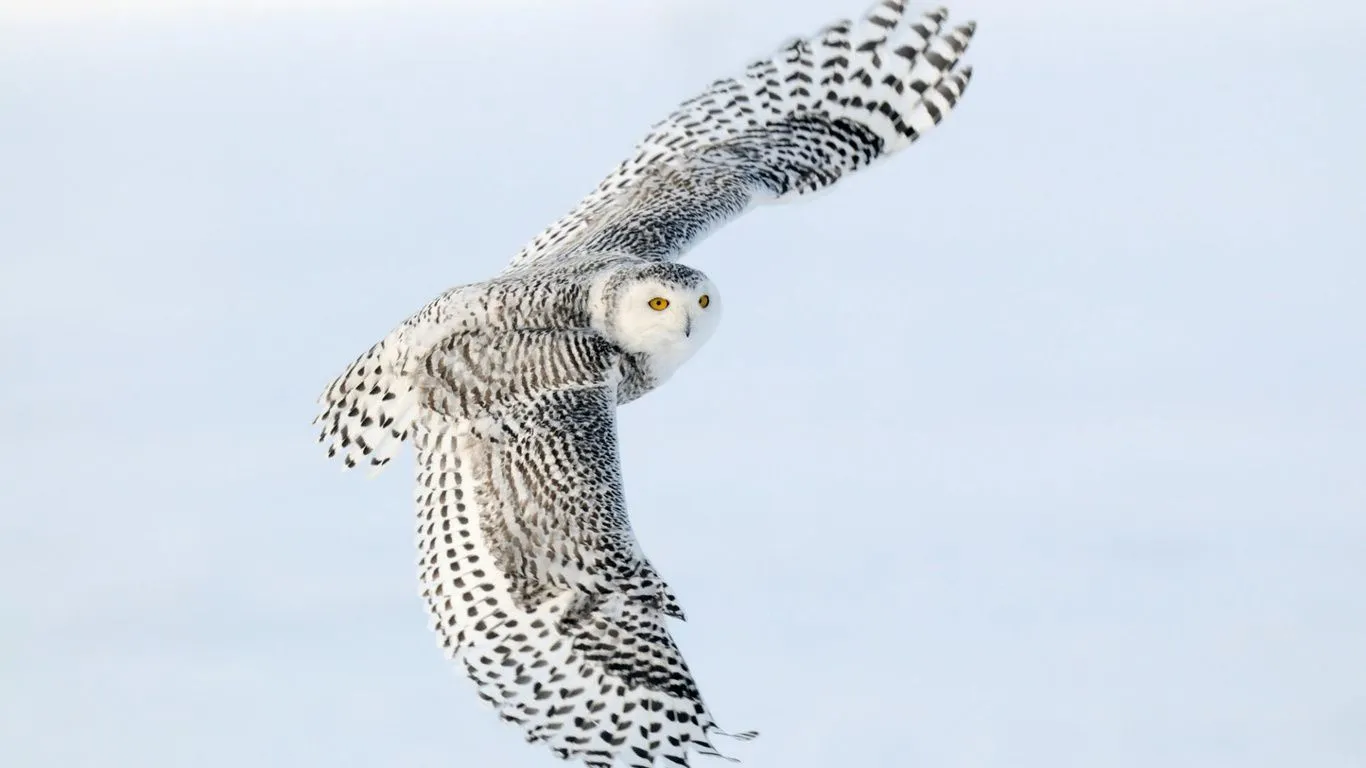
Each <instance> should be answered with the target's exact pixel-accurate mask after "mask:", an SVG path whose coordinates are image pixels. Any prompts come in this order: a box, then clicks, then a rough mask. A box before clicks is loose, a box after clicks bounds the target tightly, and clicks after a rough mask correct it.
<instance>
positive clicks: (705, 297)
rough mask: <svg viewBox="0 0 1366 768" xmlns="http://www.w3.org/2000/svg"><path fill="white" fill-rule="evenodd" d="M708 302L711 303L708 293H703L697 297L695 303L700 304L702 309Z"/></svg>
mask: <svg viewBox="0 0 1366 768" xmlns="http://www.w3.org/2000/svg"><path fill="white" fill-rule="evenodd" d="M710 303H711V297H710V296H708V295H707V294H705V293H704V294H702V295H701V296H699V297H698V299H697V305H698V306H700V307H701V308H703V309H706V308H707V305H708V304H710Z"/></svg>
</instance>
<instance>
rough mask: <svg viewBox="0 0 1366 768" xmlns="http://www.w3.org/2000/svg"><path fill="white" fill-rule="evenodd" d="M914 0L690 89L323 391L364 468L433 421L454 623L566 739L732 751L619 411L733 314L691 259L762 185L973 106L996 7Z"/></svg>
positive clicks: (442, 606) (333, 447)
mask: <svg viewBox="0 0 1366 768" xmlns="http://www.w3.org/2000/svg"><path fill="white" fill-rule="evenodd" d="M904 6H905V4H904V2H901V0H882V2H879V3H878V4H877V5H875V6H874V7H873V8H871V9H870V10H869V11H868V12H867V13H866V14H865V15H863V16H862V17H860V18H859V19H858V20H857V21H853V22H850V21H842V22H839V23H836V24H832V25H829V26H827V27H826V28H824V29H822V30H820V31H819V32H818V33H816V34H815V35H812V36H810V37H804V38H796V39H794V40H792V41H791V42H789V43H787V44H785V45H783V46H782V47H781V48H780V49H779V50H778V51H776V52H775V53H774V54H773V55H772V56H769V57H766V58H764V59H762V60H759V61H756V62H754V63H753V64H751V65H750V66H749V67H748V68H746V69H745V70H744V71H743V72H742V73H739V74H737V75H736V76H735V77H731V78H725V79H722V80H717V81H716V82H714V83H713V84H712V85H711V86H710V87H709V88H707V89H706V90H705V91H703V92H702V93H700V94H698V95H697V96H695V97H693V98H691V99H689V100H688V101H686V102H684V103H683V104H682V105H681V106H680V107H679V109H678V110H677V111H675V112H674V113H673V114H672V115H670V116H669V117H668V118H666V119H665V120H663V121H661V122H660V123H658V124H656V125H655V127H654V128H653V129H652V130H651V132H650V133H649V134H648V135H647V136H646V138H645V139H644V140H643V141H642V142H641V143H640V144H639V145H638V146H637V148H636V151H635V152H634V153H633V154H632V155H631V157H629V158H628V159H627V160H626V161H624V162H623V163H622V164H621V165H620V166H618V167H617V169H616V170H614V171H613V172H612V173H611V174H610V175H609V176H608V177H607V178H606V179H604V180H603V182H602V183H601V184H600V185H599V186H598V188H597V189H596V190H594V191H593V192H592V193H591V194H590V195H589V196H588V197H586V198H585V199H584V200H583V201H581V202H580V203H579V205H578V206H577V207H576V208H575V209H574V210H573V211H572V212H570V213H569V214H568V215H566V216H565V217H564V218H562V219H561V220H560V221H558V222H556V223H555V224H553V225H551V226H550V227H549V228H547V229H546V230H545V231H544V232H542V233H541V234H540V235H538V236H537V237H536V238H535V239H533V240H532V241H531V242H530V243H528V244H527V245H526V246H525V247H524V248H523V249H522V250H521V251H520V252H519V253H518V254H517V255H516V256H515V257H514V258H513V260H512V263H511V264H510V265H509V267H508V269H507V270H505V271H504V272H503V273H502V274H500V275H498V276H497V277H495V278H493V279H491V280H488V281H485V282H482V283H476V284H471V285H464V286H459V287H456V288H453V289H451V290H449V291H447V292H446V293H444V294H442V295H441V296H439V297H438V298H437V299H435V300H434V301H432V302H431V303H429V304H428V305H427V306H426V307H424V308H423V309H421V310H420V311H418V312H417V313H415V314H414V315H413V316H412V317H410V318H409V319H408V320H406V321H405V322H404V323H403V324H401V325H400V326H399V327H398V328H396V329H395V330H394V331H393V332H391V333H390V334H389V335H388V336H387V337H385V338H384V339H383V340H382V341H380V342H379V343H378V344H376V345H375V346H373V347H371V349H370V350H369V351H367V352H366V353H365V354H364V355H362V356H361V357H360V358H358V359H357V360H356V361H355V362H354V363H353V364H352V365H351V366H350V367H349V368H348V369H347V370H346V371H345V372H344V373H343V374H342V375H340V376H338V377H337V378H336V379H335V380H334V381H333V382H332V383H331V384H330V385H329V386H328V387H327V388H326V390H325V391H324V393H323V395H322V397H321V398H320V403H321V405H322V411H321V413H320V414H319V416H318V418H317V419H316V421H315V423H318V424H321V426H322V432H321V435H320V439H321V440H322V441H323V442H326V443H328V444H329V447H328V452H329V455H334V456H340V457H341V458H342V460H343V462H344V463H345V464H346V465H347V466H354V465H356V464H358V463H369V464H371V465H373V466H375V467H379V466H382V465H384V464H385V463H387V462H388V461H390V460H391V459H392V458H393V457H394V456H395V455H397V452H398V451H399V449H400V448H401V447H402V445H403V444H404V442H406V441H407V440H408V439H409V437H412V438H413V442H414V444H415V448H416V452H417V472H418V483H417V507H418V546H419V551H420V553H421V560H420V566H419V573H420V577H421V582H422V594H423V598H424V600H425V602H426V604H427V606H428V609H429V611H430V613H431V617H432V623H433V627H434V628H435V629H436V631H437V632H438V634H439V635H440V637H441V638H442V643H443V645H444V646H445V648H446V649H447V651H448V653H449V654H450V655H451V656H452V658H453V659H455V660H456V661H457V663H458V664H459V665H460V667H461V668H462V669H463V670H464V671H465V672H466V673H467V674H468V675H469V676H470V678H471V679H473V680H474V682H475V683H476V685H477V687H478V689H479V693H480V696H481V697H483V698H484V699H485V700H486V701H488V702H489V703H490V704H492V705H493V706H494V707H496V708H497V709H498V711H499V712H500V714H501V715H502V717H503V718H504V719H505V720H508V721H510V722H513V723H516V724H518V725H519V726H520V727H521V728H522V729H523V731H524V733H525V735H526V737H527V739H528V740H530V741H537V742H544V743H545V744H547V745H548V746H549V747H550V748H551V749H552V750H553V751H554V753H555V754H557V755H559V756H561V757H565V758H572V759H581V760H583V761H584V762H585V763H587V764H588V765H593V766H610V765H632V766H652V765H655V764H656V763H668V764H678V765H687V764H688V761H689V755H690V754H692V753H694V752H700V753H704V754H717V753H716V750H715V748H714V746H713V745H712V743H711V740H712V738H713V736H714V734H716V733H720V731H718V730H717V727H716V723H715V721H714V720H713V718H712V717H711V715H710V713H709V711H708V709H707V707H706V705H705V704H704V703H703V701H702V697H701V695H700V693H699V692H698V689H697V686H696V683H695V681H694V680H693V677H692V675H691V673H690V672H689V670H688V667H687V665H686V664H685V663H684V661H683V658H682V656H681V654H680V653H679V651H678V649H677V647H676V646H675V645H674V643H673V640H672V638H671V637H670V635H669V632H668V628H667V624H666V622H667V620H668V619H669V618H675V619H682V618H683V612H682V609H681V608H680V606H679V604H678V601H677V599H676V597H675V596H674V594H673V592H672V591H671V590H670V588H669V587H668V585H666V584H665V582H664V581H663V579H662V578H661V577H660V576H659V574H658V573H657V572H656V570H655V568H654V566H653V565H651V563H650V562H649V561H648V560H647V559H646V557H645V555H644V552H643V551H642V549H641V547H640V546H639V544H638V543H637V542H636V540H635V538H634V536H633V534H632V532H631V527H630V522H629V519H628V517H627V514H626V506H625V497H624V493H623V485H622V479H621V469H620V461H619V453H618V446H617V437H616V421H615V418H616V417H615V413H616V408H617V406H618V405H620V404H622V403H625V402H629V401H630V400H633V399H635V398H637V397H640V396H641V395H643V394H645V393H646V392H649V391H651V390H652V389H654V388H656V387H658V386H659V385H660V384H661V383H662V382H664V381H665V380H667V379H668V377H669V376H670V375H672V374H673V372H674V371H675V370H677V368H678V367H679V366H681V365H682V364H684V363H685V362H686V360H687V359H688V358H689V357H690V356H691V355H692V354H693V353H694V352H695V351H696V350H697V348H698V347H699V346H700V345H701V344H702V343H704V342H705V340H706V339H707V338H708V337H709V336H710V334H711V332H712V330H713V329H714V328H715V326H716V322H717V319H718V312H719V300H718V296H717V293H716V288H715V286H714V285H712V284H711V282H710V280H708V279H707V277H706V276H705V275H703V274H702V273H700V272H698V271H697V270H695V269H691V268H689V267H685V266H683V265H680V264H677V263H675V262H674V260H675V259H677V258H678V257H680V256H681V255H682V254H683V253H684V252H686V251H687V250H688V249H689V248H690V247H691V246H692V245H694V244H695V243H697V242H698V241H699V240H700V239H701V238H703V237H705V235H706V234H707V233H708V232H709V231H711V230H713V229H714V228H716V227H718V226H721V225H723V224H724V223H725V222H727V221H729V220H731V219H733V218H735V217H736V216H739V215H741V214H743V213H744V212H745V211H746V210H748V209H749V208H750V207H751V206H753V205H755V204H757V203H760V202H770V201H786V200H792V199H796V198H798V197H801V196H803V195H808V194H810V193H813V192H817V191H820V190H823V189H828V188H829V187H830V186H831V185H833V184H834V183H835V182H836V181H838V180H839V179H840V178H842V177H843V176H844V175H846V174H849V173H852V172H855V171H857V170H858V169H860V168H862V167H865V166H867V165H869V164H871V163H873V162H876V161H878V160H881V159H882V158H885V157H887V156H888V155H891V154H893V153H895V152H897V151H899V150H901V149H903V148H905V147H906V146H909V145H910V144H911V143H912V142H914V141H915V140H916V139H918V138H919V137H920V136H922V135H924V133H925V132H926V131H928V130H929V129H930V128H932V127H933V126H934V125H936V124H937V123H938V122H939V121H940V120H942V119H943V117H944V116H945V115H946V114H948V112H950V111H951V110H952V109H953V108H954V106H955V105H956V104H957V103H958V99H959V98H960V97H961V96H962V94H963V91H964V89H965V88H966V87H967V83H968V80H969V77H970V75H971V72H970V70H969V69H968V68H966V67H962V68H959V67H957V64H958V62H959V59H960V57H961V55H962V54H963V53H964V52H965V50H966V48H967V46H968V43H969V41H970V40H971V38H972V34H973V30H974V26H973V24H971V23H969V24H965V25H962V26H959V27H957V28H954V29H951V30H946V29H945V28H944V24H945V22H946V19H947V12H946V11H945V10H943V9H937V10H934V11H931V12H929V13H926V14H924V15H922V16H920V17H918V18H916V17H909V16H906V15H905V13H904V11H905V7H904ZM752 735H753V734H748V733H746V734H739V736H740V737H741V738H750V737H751V736H752Z"/></svg>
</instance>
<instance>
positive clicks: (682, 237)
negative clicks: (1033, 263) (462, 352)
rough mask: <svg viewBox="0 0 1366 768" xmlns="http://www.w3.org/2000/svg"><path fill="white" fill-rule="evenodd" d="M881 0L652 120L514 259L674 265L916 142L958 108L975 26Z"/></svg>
mask: <svg viewBox="0 0 1366 768" xmlns="http://www.w3.org/2000/svg"><path fill="white" fill-rule="evenodd" d="M906 5H907V3H906V2H904V0H879V2H878V3H877V4H876V5H874V6H873V7H871V8H870V9H869V10H868V11H867V12H866V13H865V14H864V15H863V16H862V17H860V18H859V19H858V20H856V21H849V20H842V21H839V22H836V23H834V24H830V25H828V26H826V27H825V28H823V29H821V30H820V31H818V32H817V33H815V34H814V35H811V36H809V37H800V38H795V39H792V40H790V41H789V42H787V43H785V44H784V45H783V46H781V47H780V48H779V49H778V50H777V51H776V52H774V53H773V54H772V55H771V56H768V57H765V58H763V59H761V60H759V61H756V62H754V63H753V64H751V65H750V66H749V67H748V68H746V69H745V71H744V72H743V73H741V74H739V75H736V76H734V77H728V78H724V79H721V80H717V81H716V82H714V83H712V85H711V86H710V87H709V88H707V89H706V90H705V91H703V92H702V93H700V94H698V95H696V96H694V97H692V98H691V99H688V100H687V101H685V102H683V104H682V105H681V106H680V107H679V108H678V109H677V110H676V111H675V112H674V113H673V114H671V115H669V116H668V117H667V118H665V119H664V120H662V121H661V122H659V123H657V124H656V125H655V126H654V128H653V129H652V130H651V132H650V133H649V135H647V136H646V137H645V138H644V140H642V141H641V142H640V144H639V145H637V147H636V150H635V152H634V153H633V154H632V156H631V157H630V158H628V159H626V160H625V161H623V162H622V163H621V164H620V165H619V166H618V167H617V168H616V169H615V170H614V171H613V172H612V173H611V174H609V175H608V176H607V178H605V179H603V181H602V182H601V183H600V184H599V185H598V187H597V189H595V190H594V191H593V192H592V193H591V194H590V195H589V196H588V197H586V198H584V199H583V200H582V201H581V202H580V203H579V204H578V206H577V207H575V208H574V210H573V211H571V212H570V213H569V214H567V215H565V216H564V217H563V218H561V219H560V220H559V221H557V222H556V223H555V224H553V225H551V226H550V227H548V228H547V229H545V230H544V231H543V232H541V233H540V234H539V235H537V236H536V237H535V238H534V239H533V240H532V241H531V242H530V243H528V244H527V245H526V246H525V247H524V248H523V249H522V250H521V251H520V252H519V253H518V254H517V255H516V256H515V257H514V258H513V260H512V264H511V267H512V268H517V267H521V266H524V265H527V264H534V263H536V262H540V261H544V260H547V259H556V258H565V257H572V256H573V255H574V254H578V253H583V252H598V251H614V252H621V253H630V254H634V255H636V256H641V257H645V258H653V259H676V258H678V257H679V256H681V255H682V254H683V253H684V252H685V251H686V250H687V249H689V248H690V247H692V246H693V245H696V243H697V242H699V241H700V240H701V239H702V238H703V237H705V236H706V234H707V233H708V232H710V231H711V230H713V229H715V228H716V227H718V226H720V225H722V224H724V223H725V222H727V221H729V220H730V219H733V218H735V217H737V216H739V215H741V214H742V213H744V212H745V211H746V210H748V209H749V208H750V207H751V206H752V205H754V204H756V203H761V202H778V201H788V200H793V199H796V198H799V197H801V196H804V195H809V194H811V193H814V192H818V191H822V190H825V189H828V188H829V187H830V186H831V185H833V184H834V183H835V182H837V181H838V180H839V179H840V178H842V177H844V176H845V175H847V174H850V173H853V172H855V171H857V170H859V169H861V168H864V167H866V166H868V165H870V164H872V163H874V162H876V161H879V160H881V159H883V158H886V157H888V156H890V155H892V154H894V153H896V152H898V151H900V150H902V149H904V148H906V147H908V146H910V145H911V144H912V143H913V142H915V141H916V140H917V139H919V138H920V137H921V136H923V135H924V134H925V133H926V132H928V131H929V130H930V129H931V128H933V127H934V126H935V125H937V124H939V122H940V121H941V120H943V119H944V117H945V116H946V115H948V113H949V112H951V111H952V110H953V108H954V107H955V106H957V104H958V101H959V99H960V98H961V97H962V95H963V92H964V91H965V90H966V89H967V86H968V81H969V80H970V79H971V77H972V70H971V68H970V67H962V68H959V67H958V64H959V62H960V60H961V58H962V56H963V54H964V53H965V52H966V51H967V48H968V44H969V43H970V42H971V40H972V36H973V33H974V31H975V30H976V24H975V23H974V22H968V23H966V24H963V25H960V26H958V27H954V28H952V29H948V28H947V27H946V22H947V20H948V11H947V9H945V8H937V9H935V10H932V11H929V12H928V13H925V14H923V15H921V16H919V17H914V16H910V15H908V14H907V13H906Z"/></svg>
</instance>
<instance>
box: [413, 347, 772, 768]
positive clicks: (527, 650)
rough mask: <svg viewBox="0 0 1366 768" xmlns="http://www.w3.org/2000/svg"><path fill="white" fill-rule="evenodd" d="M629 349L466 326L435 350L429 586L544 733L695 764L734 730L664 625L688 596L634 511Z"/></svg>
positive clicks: (568, 753) (512, 707)
mask: <svg viewBox="0 0 1366 768" xmlns="http://www.w3.org/2000/svg"><path fill="white" fill-rule="evenodd" d="M619 364H620V360H619V353H618V351H617V350H616V349H615V348H614V347H612V346H611V345H610V344H609V343H607V342H606V341H605V340H604V339H602V337H601V336H599V335H597V334H595V333H593V332H591V331H587V330H526V331H510V332H504V333H498V334H478V333H462V334H456V335H453V336H451V337H449V338H448V339H446V340H444V341H443V342H442V343H441V344H440V345H439V346H438V347H437V348H436V349H435V350H434V351H433V352H432V353H431V354H430V355H429V356H428V357H427V358H426V360H425V361H424V364H423V371H422V374H421V376H420V385H419V393H420V397H421V407H420V415H419V416H418V418H417V421H416V424H415V431H414V444H415V446H416V449H417V473H418V482H417V509H418V543H419V549H420V553H421V559H420V561H419V572H420V575H421V582H422V588H423V597H424V599H425V601H426V603H427V606H428V608H429V610H430V612H431V617H432V620H433V625H434V629H436V631H437V632H438V633H439V635H440V637H441V639H442V641H443V643H444V645H445V648H446V651H447V653H448V655H450V656H451V657H452V658H453V659H454V660H455V661H456V662H457V663H458V664H459V665H460V667H461V668H462V669H463V670H464V671H465V673H466V674H468V676H469V677H470V678H471V679H473V680H474V682H475V684H476V685H477V686H478V690H479V695H480V696H481V697H482V698H483V699H484V700H486V701H487V702H489V703H490V704H492V705H493V706H494V707H496V708H497V710H498V711H499V713H500V714H501V716H502V718H503V719H504V720H506V721H509V722H512V723H515V724H517V725H518V726H520V727H521V729H522V730H523V732H524V734H525V736H526V738H527V740H528V741H532V742H543V743H545V744H547V745H548V746H549V747H550V748H551V749H552V750H553V751H554V752H555V753H556V754H557V755H559V756H560V757H563V758H567V759H577V760H583V761H584V762H585V763H586V764H588V765H593V766H599V765H600V766H609V765H623V764H625V765H632V766H642V767H644V768H649V766H652V765H655V763H656V761H658V763H659V764H674V765H687V764H688V760H689V755H690V754H691V753H703V754H713V755H714V754H718V753H717V752H716V750H715V748H714V747H713V746H712V743H711V739H712V737H713V735H714V734H716V733H718V732H719V731H717V728H716V723H715V721H714V720H713V719H712V717H711V715H710V714H709V712H708V710H707V707H706V705H705V704H704V703H703V701H702V697H701V695H700V694H699V693H698V690H697V685H696V683H695V682H694V680H693V677H692V674H691V672H689V670H688V666H687V664H686V663H685V662H684V661H683V657H682V655H681V654H680V652H679V650H678V648H677V646H675V644H674V642H673V639H672V638H671V637H670V635H669V631H668V628H667V627H666V624H665V622H666V618H667V617H670V616H673V617H677V618H682V611H681V610H680V609H679V607H678V604H677V601H676V600H675V598H674V596H673V595H672V593H671V592H670V591H669V588H668V587H667V586H666V585H665V584H664V582H663V580H662V579H660V577H659V575H658V574H657V573H656V572H655V570H654V568H653V567H652V566H651V565H650V563H649V562H648V561H647V560H646V559H645V557H644V554H643V552H642V551H641V549H640V547H639V546H638V545H637V544H636V541H635V538H634V536H633V534H632V532H631V527H630V523H629V521H628V519H627V516H626V507H625V499H624V497H623V495H622V485H621V467H620V462H619V459H618V452H617V442H616V401H615V398H616V383H617V377H618V376H619V373H618V371H619V367H618V366H619ZM752 735H753V734H740V737H741V738H750V737H752ZM666 761H667V762H666Z"/></svg>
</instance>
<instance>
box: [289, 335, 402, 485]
mask: <svg viewBox="0 0 1366 768" xmlns="http://www.w3.org/2000/svg"><path fill="white" fill-rule="evenodd" d="M403 346H404V345H403V344H402V337H401V336H400V335H399V332H397V331H396V332H395V333H393V334H390V335H389V337H388V338H386V339H384V340H383V341H381V342H379V343H378V344H376V345H374V346H373V347H371V348H370V349H369V350H368V351H367V352H366V353H365V354H363V355H361V356H360V357H358V358H356V361H355V362H353V363H352V364H351V366H350V367H349V368H347V369H346V372H345V373H343V374H342V375H340V376H338V377H337V378H336V379H333V380H332V383H331V384H328V385H327V388H326V389H325V390H323V394H322V396H321V397H319V398H318V404H319V405H320V406H322V410H321V411H320V412H319V413H318V416H317V417H316V418H315V419H314V420H313V423H314V425H315V426H320V427H321V431H320V432H319V434H318V442H320V443H327V444H328V446H327V455H328V456H329V457H331V456H341V458H342V462H343V463H344V464H345V465H346V467H347V468H350V467H354V466H356V465H357V464H369V465H371V466H373V467H375V468H376V470H375V471H376V472H377V471H378V469H379V467H382V466H383V465H385V464H387V463H389V460H390V459H392V458H394V456H396V455H398V451H399V449H400V448H401V447H402V446H403V443H404V441H406V440H407V439H408V435H409V433H410V432H411V431H412V425H413V419H414V418H415V417H416V414H417V405H418V395H417V389H416V387H415V384H414V382H413V378H412V377H411V376H408V375H404V373H403V371H402V367H403V359H402V357H401V356H400V354H399V353H400V351H401V349H402V347H403Z"/></svg>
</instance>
